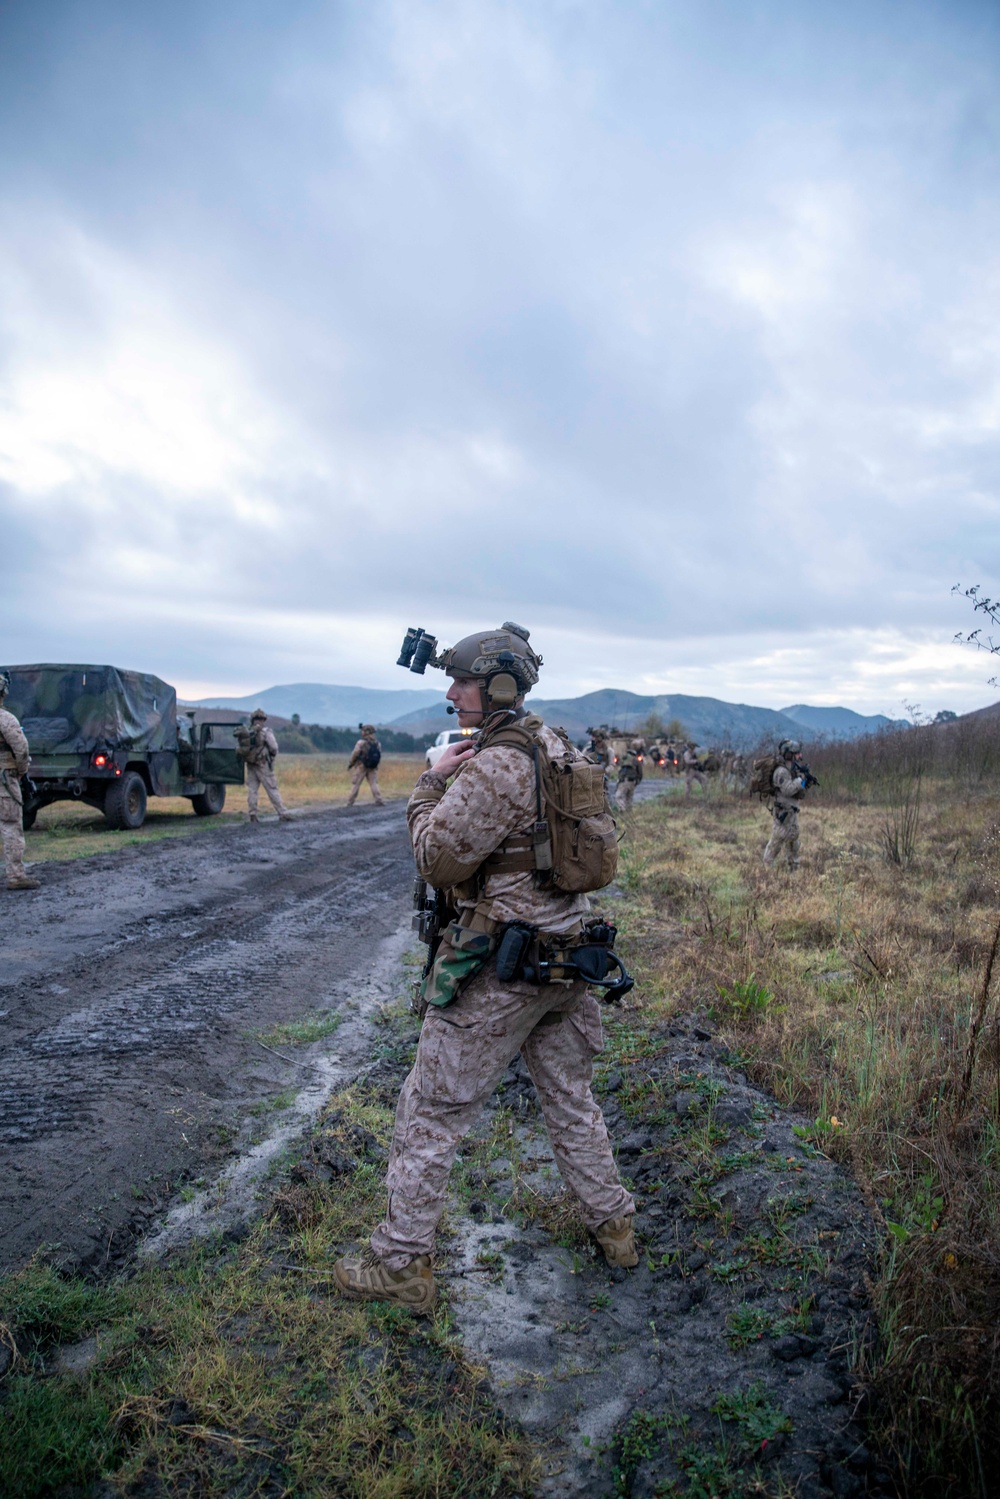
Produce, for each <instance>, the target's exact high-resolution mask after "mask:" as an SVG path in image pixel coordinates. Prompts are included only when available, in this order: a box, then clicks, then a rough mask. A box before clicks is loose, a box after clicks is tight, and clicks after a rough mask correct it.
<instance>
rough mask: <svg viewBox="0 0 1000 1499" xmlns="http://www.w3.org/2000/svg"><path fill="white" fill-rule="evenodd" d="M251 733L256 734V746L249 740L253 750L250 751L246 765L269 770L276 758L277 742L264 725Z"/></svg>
mask: <svg viewBox="0 0 1000 1499" xmlns="http://www.w3.org/2000/svg"><path fill="white" fill-rule="evenodd" d="M251 732H252V733H253V734H256V736H257V738H256V744H254V742H253V739H251V744H252V745H253V748H252V749H251V750H250V756H249V759H248V760H247V764H248V765H253V766H256V767H258V768H259V767H260V766H263V767H264V769H265V770H269V769H270V768H271V766H272V765H273V764H274V762H275V760H276V759H277V758H278V741H277V739H275V737H274V734H273V733H272V732H271V730H270V729H269V728H268V727H267V725H266V724H265V725H264V726H263V727H261V728H259V729H255V730H252V731H251Z"/></svg>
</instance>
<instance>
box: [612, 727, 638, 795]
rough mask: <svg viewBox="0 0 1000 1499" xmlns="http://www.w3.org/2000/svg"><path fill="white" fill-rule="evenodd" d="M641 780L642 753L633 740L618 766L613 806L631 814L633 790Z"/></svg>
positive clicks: (636, 742) (636, 741)
mask: <svg viewBox="0 0 1000 1499" xmlns="http://www.w3.org/2000/svg"><path fill="white" fill-rule="evenodd" d="M641 780H642V751H641V747H640V741H639V740H637V739H633V741H632V743H631V744H630V745H629V746H628V748H627V749H626V750H625V753H624V754H623V755H622V757H621V761H620V763H619V766H618V790H617V791H616V792H615V804H616V806H618V807H619V808H620V810H621V811H622V812H631V810H632V798H633V797H634V796H635V788H636V787H637V786H638V784H639V782H640V781H641Z"/></svg>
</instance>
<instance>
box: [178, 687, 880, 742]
mask: <svg viewBox="0 0 1000 1499" xmlns="http://www.w3.org/2000/svg"><path fill="white" fill-rule="evenodd" d="M528 705H529V707H530V708H531V709H532V710H533V711H534V712H536V713H539V714H540V715H541V716H542V717H543V718H544V719H545V720H546V721H547V722H548V723H551V724H554V725H558V726H559V727H560V728H564V729H565V730H566V732H567V733H568V734H570V735H571V736H572V737H573V738H575V739H577V738H582V737H583V735H584V734H585V733H586V732H587V729H588V728H589V727H590V726H591V724H602V723H607V724H611V725H612V726H614V727H616V728H620V729H626V730H627V729H635V728H637V726H638V725H639V724H640V723H642V722H643V720H644V719H646V718H648V716H649V714H650V713H656V714H658V715H659V717H660V718H661V719H662V720H663V722H664V723H669V722H670V720H671V719H672V718H677V719H679V720H680V721H681V723H682V724H683V726H684V728H685V730H686V731H687V733H688V735H689V736H690V737H691V738H692V739H695V740H697V742H698V743H699V744H718V745H723V744H729V745H732V746H733V747H734V748H735V749H751V748H752V747H753V746H754V745H756V744H758V743H759V742H760V741H761V740H763V739H767V740H778V739H792V738H810V739H816V738H823V739H855V738H857V737H858V736H859V735H861V734H870V733H873V732H875V731H876V730H878V729H880V728H885V727H889V726H891V725H893V723H894V720H892V719H890V718H887V717H886V716H885V714H883V713H874V714H867V715H866V714H863V713H855V712H854V710H853V709H851V708H813V707H810V706H809V705H808V704H806V703H796V704H795V705H794V706H793V707H791V708H784V709H781V710H780V711H779V710H778V709H776V708H757V707H754V706H752V705H751V704H748V703H727V702H724V701H723V700H722V699H721V698H716V697H695V696H692V695H689V694H687V693H681V692H672V693H658V694H654V695H650V696H644V695H643V694H641V693H637V692H625V691H620V690H618V689H616V688H613V687H603V688H601V689H600V690H599V691H597V692H587V693H584V694H583V696H582V697H571V698H538V699H535V698H533V697H532V698H529V699H528ZM185 706H187V707H198V708H227V709H235V710H237V711H240V712H243V713H249V712H251V711H252V710H253V709H254V708H258V707H260V708H264V709H265V710H266V711H267V712H268V713H270V714H273V715H274V716H275V717H280V718H289V719H290V718H291V717H292V714H293V713H297V714H298V715H299V717H300V718H301V720H302V722H303V723H317V724H327V725H329V726H331V727H334V728H351V727H353V726H354V725H355V724H357V723H360V722H371V723H376V724H381V725H382V726H383V727H386V728H393V729H401V730H403V731H405V732H408V733H410V734H415V735H420V734H430V733H437V732H438V731H439V730H440V729H445V728H448V727H452V728H453V727H454V725H455V719H454V718H453V717H451V716H450V715H449V714H447V713H446V711H445V706H446V705H445V701H444V694H443V692H442V691H441V690H440V688H438V689H435V688H432V687H426V688H421V689H417V690H414V689H412V688H409V689H408V688H397V689H388V688H387V689H380V688H372V687H339V686H333V685H330V684H327V683H323V682H293V683H289V684H287V685H284V686H276V687H266V688H265V689H264V690H263V691H262V692H257V693H248V694H246V695H245V696H243V697H222V696H218V697H207V698H200V699H198V700H197V702H191V703H187V704H185Z"/></svg>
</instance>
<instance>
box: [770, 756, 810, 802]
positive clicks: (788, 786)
mask: <svg viewBox="0 0 1000 1499" xmlns="http://www.w3.org/2000/svg"><path fill="white" fill-rule="evenodd" d="M771 785H772V786H773V787H774V805H775V808H777V809H784V810H785V811H787V810H788V808H789V807H792V808H793V809H794V810H795V811H798V808H799V804H800V802H801V800H802V797H803V796H804V795H805V789H806V788H805V786H804V785H803V784H802V777H801V776H794V775H792V772H791V771H790V770H789V769H788V766H787V765H779V766H778V768H777V770H776V771H775V772H774V775H773V776H772V777H771Z"/></svg>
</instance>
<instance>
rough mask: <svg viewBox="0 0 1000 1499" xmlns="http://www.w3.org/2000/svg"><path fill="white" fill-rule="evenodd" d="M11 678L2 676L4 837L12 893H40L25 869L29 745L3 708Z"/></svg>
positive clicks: (0, 817) (0, 807)
mask: <svg viewBox="0 0 1000 1499" xmlns="http://www.w3.org/2000/svg"><path fill="white" fill-rule="evenodd" d="M9 690H10V678H9V677H8V675H7V673H6V672H0V837H2V838H3V861H4V869H5V872H6V876H7V889H8V890H37V889H38V887H39V885H40V883H41V882H40V881H39V880H36V879H34V878H33V877H32V876H31V875H30V874H29V873H28V871H27V870H26V869H25V867H24V825H23V820H22V809H23V806H24V796H23V793H22V791H21V777H22V776H24V775H27V773H28V741H27V739H26V738H25V737H24V731H23V729H22V728H21V725H20V724H19V723H18V721H17V719H16V718H15V717H14V715H13V713H8V711H7V709H6V708H5V707H4V706H3V705H4V702H5V700H6V697H7V693H8V691H9Z"/></svg>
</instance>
